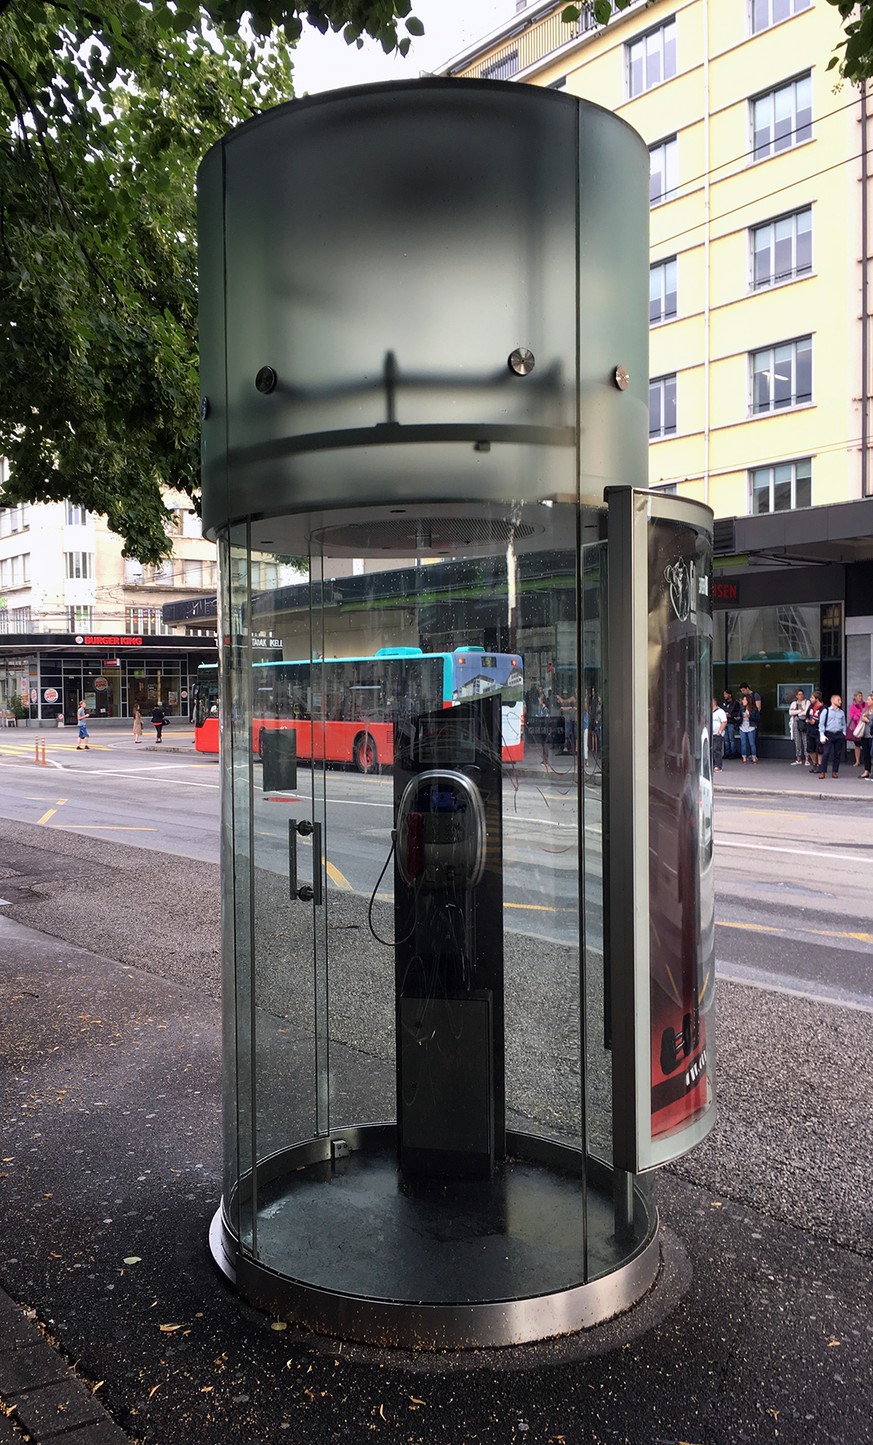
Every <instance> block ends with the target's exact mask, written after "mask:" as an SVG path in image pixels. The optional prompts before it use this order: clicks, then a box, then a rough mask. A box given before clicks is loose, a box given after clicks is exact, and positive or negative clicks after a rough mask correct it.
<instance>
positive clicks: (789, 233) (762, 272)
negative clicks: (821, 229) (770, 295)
mask: <svg viewBox="0 0 873 1445" xmlns="http://www.w3.org/2000/svg"><path fill="white" fill-rule="evenodd" d="M749 237H750V244H751V253H752V288H753V290H755V291H759V290H760V289H761V288H762V287H764V286H777V285H778V284H779V282H780V281H792V280H794V279H795V277H797V276H807V275H809V273H810V272H811V271H812V206H806V207H805V208H804V209H803V210H802V211H794V212H792V214H791V215H790V216H780V217H779V218H778V219H777V220H775V221H765V223H764V225H763V226H753V227H752V228H751V230H750V232H749Z"/></svg>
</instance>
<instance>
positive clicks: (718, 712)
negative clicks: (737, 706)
mask: <svg viewBox="0 0 873 1445" xmlns="http://www.w3.org/2000/svg"><path fill="white" fill-rule="evenodd" d="M727 725H728V715H727V713H726V712H725V710H724V708H723V707H720V706H719V704H718V702H717V701H716V699H715V698H713V699H712V740H711V742H710V751H711V753H712V771H713V772H714V773H720V772H721V765H722V762H723V760H724V735H725V731H726V729H727Z"/></svg>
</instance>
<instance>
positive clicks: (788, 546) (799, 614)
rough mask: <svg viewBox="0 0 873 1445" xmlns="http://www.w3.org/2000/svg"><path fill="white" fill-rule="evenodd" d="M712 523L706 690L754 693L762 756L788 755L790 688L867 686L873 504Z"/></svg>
mask: <svg viewBox="0 0 873 1445" xmlns="http://www.w3.org/2000/svg"><path fill="white" fill-rule="evenodd" d="M716 525H717V543H716V552H717V553H718V552H719V551H721V552H722V556H721V557H720V558H717V561H716V566H715V571H714V581H713V593H712V601H713V624H714V625H713V691H714V693H715V695H716V697H717V698H719V699H721V697H722V693H723V691H724V689H725V688H729V689H730V690H731V691H732V692H733V694H734V696H735V697H736V696H738V695H739V690H740V688H741V687H742V686H743V685H744V684H747V685H748V686H749V687H750V688H751V689H752V690H753V691H754V692H756V693H760V696H761V727H760V736H761V738H762V739H764V747H765V753H767V752H769V755H770V756H771V757H774V756H775V757H781V756H785V757H788V756H789V755H790V754H792V753H793V745H792V743H791V740H790V737H789V726H788V720H789V715H788V709H789V705H790V703H791V701H792V699H793V697H794V694H795V692H796V691H797V689H798V688H803V690H804V692H805V693H806V695H807V696H809V695H810V694H811V692H812V691H813V690H814V689H816V688H817V689H820V690H821V692H822V695H823V696H824V698H825V699H829V698H830V696H831V695H832V694H833V693H839V694H840V696H841V697H842V698H843V699H844V700H846V699H848V698H851V697H852V695H853V693H854V692H856V691H861V692H863V693H864V694H865V696H866V694H867V693H868V692H869V691H870V689H871V687H873V602H871V597H873V499H870V498H868V499H865V500H861V501H857V502H851V503H845V504H840V505H838V506H831V507H815V508H808V509H805V510H804V511H802V512H799V513H788V514H778V515H769V516H763V517H738V518H734V519H728V520H727V521H725V522H722V523H717V524H716ZM719 529H723V530H722V536H723V537H727V533H728V532H729V534H730V535H729V538H728V540H729V544H730V545H724V544H723V545H722V547H721V548H720V547H719V545H718V530H719ZM724 529H727V530H726V531H725V530H724Z"/></svg>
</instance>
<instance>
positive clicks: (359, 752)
mask: <svg viewBox="0 0 873 1445" xmlns="http://www.w3.org/2000/svg"><path fill="white" fill-rule="evenodd" d="M352 756H353V758H354V760H355V767H356V768H357V770H358V772H359V773H375V771H376V769H377V767H378V766H379V750H378V748H377V747H376V739H375V738H374V737H373V736H372V734H371V733H359V734H358V736H357V737H356V738H355V746H354V748H353V749H352Z"/></svg>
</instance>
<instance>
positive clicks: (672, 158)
mask: <svg viewBox="0 0 873 1445" xmlns="http://www.w3.org/2000/svg"><path fill="white" fill-rule="evenodd" d="M678 183H679V143H678V141H677V140H676V137H675V136H674V135H673V136H668V138H667V139H666V140H662V141H659V142H658V144H657V145H653V146H649V205H650V206H660V205H661V204H662V202H663V201H672V200H673V198H674V196H675V195H676V187H677V185H678Z"/></svg>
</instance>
